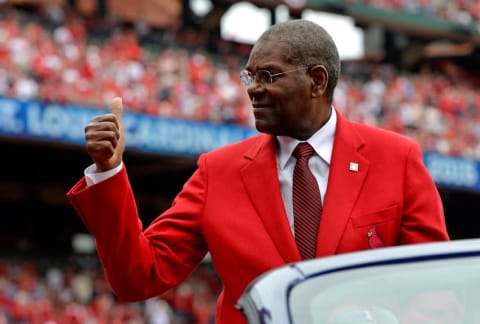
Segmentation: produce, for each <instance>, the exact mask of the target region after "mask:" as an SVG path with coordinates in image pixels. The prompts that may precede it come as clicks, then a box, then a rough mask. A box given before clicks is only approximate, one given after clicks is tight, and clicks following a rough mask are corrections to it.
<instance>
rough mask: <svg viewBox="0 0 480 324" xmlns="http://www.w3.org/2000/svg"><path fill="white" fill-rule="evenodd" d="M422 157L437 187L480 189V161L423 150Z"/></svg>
mask: <svg viewBox="0 0 480 324" xmlns="http://www.w3.org/2000/svg"><path fill="white" fill-rule="evenodd" d="M423 159H424V162H425V165H426V166H427V169H428V170H429V172H430V174H431V175H432V177H433V180H434V181H435V183H436V184H437V186H439V187H444V188H451V189H459V190H468V191H480V178H479V174H480V161H477V160H473V159H467V158H462V157H454V156H448V155H443V154H438V153H432V152H424V154H423Z"/></svg>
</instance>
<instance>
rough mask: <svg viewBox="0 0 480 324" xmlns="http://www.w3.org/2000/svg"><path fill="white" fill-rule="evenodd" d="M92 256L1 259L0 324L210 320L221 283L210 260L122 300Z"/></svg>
mask: <svg viewBox="0 0 480 324" xmlns="http://www.w3.org/2000/svg"><path fill="white" fill-rule="evenodd" d="M92 260H94V259H91V260H90V261H89V262H88V263H90V265H89V266H85V264H84V266H82V267H78V266H72V264H75V262H72V263H69V264H65V262H64V263H63V264H59V263H58V262H54V263H52V262H45V260H35V261H34V260H33V259H30V260H15V259H12V258H10V259H9V260H8V261H6V260H0V324H45V323H48V324H144V323H148V324H191V323H198V324H213V320H214V310H215V303H216V298H217V296H218V293H219V291H220V285H219V281H218V280H217V277H216V275H215V272H214V270H213V268H212V267H211V265H210V264H209V263H204V264H202V265H201V266H200V267H199V268H198V269H197V270H196V271H195V272H194V273H193V274H192V275H191V276H190V277H189V278H188V279H187V280H186V281H185V282H183V283H182V284H181V285H180V286H179V287H177V288H175V289H171V290H170V291H168V292H167V293H165V294H164V295H162V296H159V297H155V298H152V299H148V300H146V301H142V302H138V303H122V302H119V301H118V300H116V298H115V296H114V294H113V293H112V291H111V290H110V288H109V286H108V284H107V283H106V281H105V279H104V274H103V272H102V271H101V268H100V267H99V266H98V265H95V266H92V262H91V261H92ZM84 261H85V260H84ZM84 263H85V262H84ZM77 265H78V264H77Z"/></svg>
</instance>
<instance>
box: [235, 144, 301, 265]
mask: <svg viewBox="0 0 480 324" xmlns="http://www.w3.org/2000/svg"><path fill="white" fill-rule="evenodd" d="M275 146H276V143H275V137H273V136H269V135H261V136H260V141H258V145H257V146H253V147H252V149H251V150H249V151H248V152H247V153H246V154H245V158H246V159H247V160H249V162H248V163H247V164H246V166H245V167H244V168H243V169H242V170H241V173H242V179H243V182H244V184H245V188H246V190H247V192H248V195H249V196H250V199H251V201H252V204H253V205H254V207H255V209H256V211H257V213H258V215H259V216H260V218H261V219H262V222H263V224H264V226H265V229H266V231H267V232H268V234H269V235H270V237H271V238H272V240H273V243H274V245H275V246H276V247H277V250H278V252H279V253H280V255H281V256H282V258H283V259H284V261H285V262H287V263H290V262H294V261H298V260H299V258H300V256H299V254H298V251H297V247H296V244H295V239H294V237H293V234H292V231H291V230H290V225H289V223H288V218H287V215H286V213H285V208H284V204H283V199H282V195H281V191H280V183H279V181H278V171H277V163H276V157H275Z"/></svg>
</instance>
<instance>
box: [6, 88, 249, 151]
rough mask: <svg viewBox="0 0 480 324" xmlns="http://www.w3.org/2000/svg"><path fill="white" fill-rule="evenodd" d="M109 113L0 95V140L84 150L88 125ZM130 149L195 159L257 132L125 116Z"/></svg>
mask: <svg viewBox="0 0 480 324" xmlns="http://www.w3.org/2000/svg"><path fill="white" fill-rule="evenodd" d="M108 112H109V110H108V109H107V108H106V107H105V109H98V108H93V107H85V106H78V105H70V104H65V105H64V104H49V103H42V102H39V101H22V100H18V99H13V98H9V97H2V96H0V136H3V137H10V138H12V137H13V138H23V139H32V140H40V141H50V142H58V143H64V144H73V145H84V143H85V137H84V129H85V126H86V125H87V124H88V123H89V122H90V120H91V119H92V118H93V117H94V116H97V115H99V114H105V113H108ZM123 122H124V125H125V132H126V145H127V149H130V150H134V151H139V152H144V153H152V154H161V155H172V156H184V157H196V156H198V155H199V154H201V153H204V152H207V151H211V150H213V149H215V148H218V147H221V146H224V145H226V144H229V143H233V142H237V141H239V140H242V139H244V138H247V137H250V136H252V135H254V134H256V133H257V131H256V130H255V129H252V128H249V127H240V126H235V125H227V124H222V125H220V124H213V123H208V122H197V121H187V120H177V119H167V118H159V117H153V116H148V115H144V114H139V113H132V112H129V111H124V113H123Z"/></svg>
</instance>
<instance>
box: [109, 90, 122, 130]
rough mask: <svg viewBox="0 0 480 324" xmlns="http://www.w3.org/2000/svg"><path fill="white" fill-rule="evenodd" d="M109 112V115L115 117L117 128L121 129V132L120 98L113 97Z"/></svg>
mask: <svg viewBox="0 0 480 324" xmlns="http://www.w3.org/2000/svg"><path fill="white" fill-rule="evenodd" d="M110 111H111V113H112V114H113V115H114V116H115V118H116V119H117V123H118V127H119V128H120V127H121V128H122V129H121V130H122V131H123V117H122V113H123V103H122V98H120V97H115V98H113V99H112V101H111V103H110Z"/></svg>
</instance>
